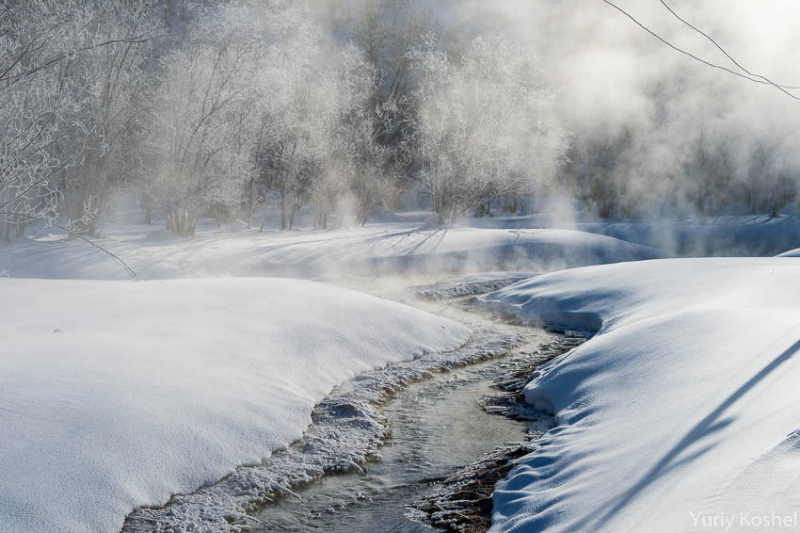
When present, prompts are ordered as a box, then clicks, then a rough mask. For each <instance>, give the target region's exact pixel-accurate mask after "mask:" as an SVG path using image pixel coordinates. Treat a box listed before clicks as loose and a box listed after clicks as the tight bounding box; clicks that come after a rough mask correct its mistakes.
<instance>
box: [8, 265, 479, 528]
mask: <svg viewBox="0 0 800 533" xmlns="http://www.w3.org/2000/svg"><path fill="white" fill-rule="evenodd" d="M0 298H2V299H3V300H4V301H7V302H14V305H6V306H3V307H2V309H0V329H1V330H2V338H3V347H2V352H3V355H2V366H1V367H0V427H2V428H3V429H2V432H0V471H1V472H3V475H2V476H0V525H1V527H0V530H2V531H3V533H31V532H36V533H50V532H53V533H55V532H58V533H84V532H85V533H101V532H109V533H111V532H115V531H118V530H119V528H120V527H121V526H122V522H123V519H124V517H125V516H126V515H127V514H128V513H129V512H130V511H132V510H133V509H134V508H136V507H138V506H141V505H154V504H163V503H165V502H166V501H167V499H168V498H169V497H170V496H171V495H173V494H176V493H185V492H190V491H193V490H195V489H197V488H199V487H200V486H202V485H204V484H208V483H212V482H216V481H218V480H219V479H221V478H223V477H224V476H226V475H228V474H230V473H231V472H233V470H234V469H235V468H236V467H237V466H239V465H242V464H255V463H259V462H260V461H262V460H263V459H265V458H267V457H269V456H270V454H271V452H273V451H275V450H278V449H281V448H284V447H286V446H287V445H288V444H289V443H290V442H292V441H294V440H295V439H297V438H299V437H300V436H301V435H302V434H303V431H304V430H305V429H306V427H307V426H308V424H309V423H310V421H311V419H310V415H311V410H312V408H313V407H314V405H315V404H316V403H317V402H318V401H320V400H321V399H322V398H324V397H325V395H326V394H328V393H329V392H330V391H331V389H332V388H333V387H334V386H335V385H337V384H339V383H341V382H343V381H345V380H347V379H349V378H352V377H353V376H355V375H356V374H358V373H361V372H364V371H367V370H372V369H375V368H378V367H382V366H384V365H386V364H387V363H390V362H397V361H404V360H409V359H412V358H414V357H417V356H420V355H422V354H424V353H429V352H441V351H446V350H450V349H452V348H454V347H456V346H458V345H460V344H461V343H463V342H464V341H465V340H466V339H467V338H468V336H469V329H468V328H467V327H465V326H463V325H461V324H458V323H456V322H453V321H450V320H447V319H443V318H439V317H436V316H433V315H430V314H427V313H424V312H422V311H418V310H416V309H413V308H411V307H408V306H403V305H400V304H397V303H393V302H389V301H386V300H381V299H378V298H374V297H371V296H367V295H364V294H361V293H357V292H354V291H350V290H347V289H342V288H337V287H334V286H331V285H324V284H319V283H313V282H305V281H293V280H285V279H284V280H274V279H238V280H190V281H189V280H187V281H169V282H141V283H134V282H116V281H110V282H97V281H42V280H13V279H0Z"/></svg>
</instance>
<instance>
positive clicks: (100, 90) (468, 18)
mask: <svg viewBox="0 0 800 533" xmlns="http://www.w3.org/2000/svg"><path fill="white" fill-rule="evenodd" d="M501 4H503V3H501ZM533 4H535V5H534V6H533V7H531V6H527V7H526V6H523V5H522V4H520V3H518V2H507V3H505V4H503V8H502V9H501V8H497V9H493V8H488V7H486V6H485V5H482V4H480V3H472V2H456V1H455V0H454V1H451V2H447V1H442V2H437V3H433V4H431V3H428V2H424V1H422V0H374V1H369V0H330V1H326V0H303V1H301V0H298V1H293V0H228V1H224V2H211V1H204V0H152V1H141V0H106V1H103V2H97V1H92V0H7V1H5V2H3V4H2V6H0V124H1V125H2V127H0V239H2V240H14V239H16V238H19V237H22V236H23V235H24V234H25V230H26V228H27V227H28V226H29V224H31V223H33V222H41V221H43V222H45V223H54V224H59V225H63V226H64V227H66V228H68V230H69V231H70V232H73V233H76V234H81V235H86V236H95V235H97V234H98V233H99V232H100V231H101V226H102V223H103V221H105V220H111V219H113V218H114V216H115V211H116V206H117V201H118V199H119V198H120V196H121V195H123V194H127V193H135V194H137V195H139V196H140V197H141V207H142V213H143V221H144V222H146V223H154V224H155V223H163V224H165V226H166V228H167V229H169V230H170V231H172V232H173V233H175V234H176V235H181V236H191V235H193V234H194V232H195V228H196V226H197V224H198V221H199V220H200V219H201V218H203V217H213V218H215V219H216V220H217V222H218V224H219V225H220V226H223V225H226V224H230V223H232V222H235V221H243V222H244V223H245V224H247V225H250V226H251V227H256V228H261V229H266V228H268V227H275V226H276V225H277V227H278V228H280V229H291V228H293V226H294V225H295V223H296V218H295V217H296V215H297V213H298V212H299V211H300V210H301V209H303V208H304V207H307V208H309V209H313V223H314V225H315V226H317V227H320V228H325V227H327V226H328V225H329V224H331V223H332V221H333V218H332V217H333V215H336V216H337V218H336V220H341V217H342V216H343V215H348V216H350V217H351V218H352V220H353V221H354V222H355V223H357V224H364V223H366V222H367V221H368V220H369V219H370V217H372V216H373V215H375V214H376V213H377V212H381V211H393V210H400V209H403V208H404V207H407V206H406V205H405V204H404V202H406V200H407V199H408V197H409V196H411V195H410V194H408V193H410V192H411V193H413V195H414V196H416V197H417V204H418V205H420V204H422V205H426V206H430V209H431V210H432V211H433V213H434V215H435V221H436V222H437V223H440V224H447V223H452V222H454V221H455V220H457V219H458V218H459V217H462V216H486V215H488V214H492V213H494V212H496V211H498V210H500V211H506V212H520V211H524V210H527V209H531V208H532V204H531V200H532V199H533V198H535V197H536V196H537V195H550V194H553V193H558V194H560V195H566V196H569V197H572V198H574V199H576V200H577V201H580V202H583V203H584V205H586V206H587V208H588V209H590V210H592V211H593V212H594V213H595V214H596V215H597V216H599V217H642V216H652V215H654V214H659V215H666V216H672V215H676V216H677V215H680V214H685V213H689V212H691V213H699V214H704V215H710V214H719V213H722V212H725V210H727V209H736V210H739V211H749V212H762V213H769V214H771V215H773V216H775V215H777V213H778V211H779V210H780V209H782V208H783V207H785V206H786V205H787V204H789V203H791V202H793V201H795V199H796V194H797V183H798V177H800V174H799V173H798V161H797V158H796V156H795V154H794V152H795V150H794V149H793V146H794V145H793V143H792V138H793V135H794V133H793V132H787V131H785V130H784V131H775V128H774V124H775V121H774V119H775V117H778V116H786V114H785V113H786V112H785V106H788V105H794V106H795V108H798V106H800V103H797V102H791V101H790V100H789V99H788V98H785V97H783V96H782V95H780V94H777V93H775V94H773V93H769V94H768V95H765V94H764V93H767V92H768V88H763V87H755V88H754V89H751V88H750V84H747V83H745V82H738V81H731V80H729V79H728V78H725V77H724V74H718V73H716V72H710V73H709V72H707V71H706V70H708V69H705V70H703V69H702V68H698V67H697V66H695V65H689V64H687V62H686V61H683V59H682V58H677V59H673V58H672V57H671V56H670V59H669V60H668V61H666V62H665V61H660V60H659V59H658V58H661V57H663V56H662V55H660V54H662V53H664V52H663V51H661V48H659V47H658V46H659V45H658V43H655V44H653V43H649V41H645V42H647V43H648V46H650V47H651V48H652V49H653V50H658V51H654V52H652V54H651V55H650V56H649V57H647V58H645V59H646V60H647V66H646V67H642V68H641V69H640V71H641V75H638V74H637V75H636V76H634V75H633V74H631V73H630V72H629V67H632V68H634V70H635V69H636V68H637V65H638V63H637V61H639V59H640V58H639V57H638V56H637V58H636V59H631V57H628V56H626V55H625V54H627V53H628V52H627V51H625V50H624V47H623V48H621V49H617V50H616V52H618V54H619V57H620V58H621V59H619V62H620V65H617V66H614V65H609V66H608V69H607V70H606V72H605V73H603V72H600V73H598V72H596V65H594V64H593V63H592V57H593V54H594V52H593V51H592V48H591V46H589V47H583V48H581V38H580V37H579V36H580V35H583V34H581V33H575V32H580V31H583V30H581V29H580V28H577V29H576V28H567V27H566V26H565V25H566V24H568V22H566V21H567V20H568V19H569V17H566V16H565V15H564V12H563V9H566V8H565V7H562V8H561V9H562V10H561V11H559V9H557V8H555V7H553V6H552V5H551V4H549V3H547V2H534V3H533ZM568 4H570V3H569V2H568ZM571 4H575V3H574V2H572V3H571ZM481 6H482V7H481ZM573 7H574V8H575V9H578V8H579V6H576V5H573ZM684 7H686V6H684ZM534 8H535V9H534ZM592 9H598V10H599V11H597V13H601V15H597V16H598V17H600V16H602V17H607V18H608V19H610V20H614V22H612V23H609V24H612V26H608V25H607V24H605V22H603V23H598V24H597V26H596V30H597V33H598V34H599V35H600V37H603V38H605V37H607V36H608V34H609V32H610V31H611V30H610V28H616V27H617V26H613V24H627V22H626V21H621V20H617V19H616V18H615V17H616V14H614V13H613V12H611V11H607V10H606V11H602V6H601V7H597V6H595V7H593V8H592ZM687 9H688V8H687ZM537 10H538V11H537ZM593 13H594V12H593ZM520 14H524V16H520V17H517V15H520ZM515 18H519V19H520V20H517V21H515ZM534 19H535V20H537V21H539V22H532V21H533V20H534ZM591 20H592V17H591V16H587V17H584V21H591ZM602 20H603V21H605V18H604V19H602ZM548 28H549V29H548ZM558 28H561V29H562V30H563V31H562V32H561V33H560V34H557V31H558ZM637 31H638V29H637V28H635V27H633V28H632V29H627V26H626V31H625V32H621V33H624V37H621V36H619V35H615V36H614V37H609V38H608V42H609V43H610V44H608V46H611V47H616V46H621V43H624V42H626V41H625V39H628V40H630V39H636V40H638V39H642V40H646V39H647V38H648V36H647V35H646V34H645V35H639V34H638V33H637ZM664 31H666V32H667V33H666V34H667V35H672V34H670V33H669V31H667V30H664ZM675 31H677V30H675ZM600 37H596V36H595V38H600ZM569 39H572V40H571V41H570V40H569ZM637 42H638V41H637ZM585 43H590V41H585ZM651 48H647V50H650V49H651ZM620 50H623V51H620ZM602 52H603V53H605V56H604V58H605V59H604V61H606V62H608V61H609V59H608V58H609V57H611V58H612V60H613V58H614V57H615V55H614V54H613V53H612V54H608V53H607V52H608V50H602ZM599 53H600V52H598V54H599ZM594 55H597V54H594ZM645 55H647V54H645ZM659 69H660V70H659ZM635 71H636V70H635ZM640 71H636V72H640ZM567 72H569V73H570V74H569V75H567V74H565V73H567ZM576 73H579V74H580V75H577V76H576ZM620 73H624V76H620ZM625 76H628V78H630V79H628V78H625ZM606 78H611V79H612V80H607V79H606ZM614 79H615V80H616V81H613V80H614ZM732 85H733V86H735V88H733V89H732V88H731V86H732ZM742 85H744V87H742ZM587 88H592V89H593V90H594V91H595V92H594V93H592V94H595V95H596V94H601V95H603V96H601V97H600V98H599V99H598V100H596V101H594V100H593V101H588V100H587V98H586V93H585V92H584V91H586V90H587ZM750 90H753V91H755V92H756V93H757V96H756V97H755V102H756V104H752V106H751V107H748V105H750V104H745V103H744V102H745V101H746V100H745V99H744V98H743V97H742V95H743V94H745V91H750ZM611 95H613V99H612V96H611ZM698 95H702V97H698ZM766 99H768V100H766ZM782 99H785V100H787V101H788V102H791V104H789V103H786V102H783V101H781V102H779V103H774V102H775V101H778V100H782ZM760 102H762V103H763V102H769V103H767V104H764V105H763V106H761V107H758V105H757V104H758V103H760ZM762 115H763V116H765V117H767V118H769V119H771V120H772V122H769V121H767V120H763V121H762V120H759V119H754V118H753V117H755V116H762ZM689 119H691V121H690V120H689ZM698 124H700V126H698ZM767 124H769V126H767ZM419 197H422V198H423V201H421V202H420V200H419ZM270 213H273V214H277V216H276V217H274V218H269V217H267V216H266V215H268V214H270ZM275 220H277V222H275Z"/></svg>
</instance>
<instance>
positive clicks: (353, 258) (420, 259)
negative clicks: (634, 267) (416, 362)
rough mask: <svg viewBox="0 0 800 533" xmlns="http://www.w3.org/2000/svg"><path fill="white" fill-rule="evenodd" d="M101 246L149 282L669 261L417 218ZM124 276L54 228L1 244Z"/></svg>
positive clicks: (591, 238) (40, 270)
mask: <svg viewBox="0 0 800 533" xmlns="http://www.w3.org/2000/svg"><path fill="white" fill-rule="evenodd" d="M106 235H107V236H106V237H104V238H101V239H98V240H97V242H98V244H100V245H102V246H103V247H105V248H107V249H108V250H110V251H111V252H113V253H114V254H117V255H118V256H119V257H120V258H122V259H123V260H124V261H126V262H127V263H128V264H130V265H131V267H133V268H134V269H135V270H136V271H137V272H138V273H139V274H140V275H141V276H142V277H144V278H146V279H173V278H190V277H231V276H232V277H254V276H276V275H277V276H286V277H298V278H306V279H307V278H314V279H326V280H332V279H333V280H338V279H340V278H342V277H343V276H351V275H370V274H376V273H377V274H408V273H414V274H420V273H422V274H424V273H428V274H430V273H436V274H439V273H442V272H481V271H487V270H524V271H531V270H536V271H541V270H557V269H561V268H567V267H574V266H584V265H593V264H602V263H612V262H618V261H637V260H641V259H652V258H659V257H666V254H663V253H661V252H659V251H658V250H655V249H653V248H648V247H646V246H641V245H638V244H630V243H627V242H625V241H621V240H619V239H615V238H613V237H607V236H604V235H597V234H593V233H585V232H580V231H573V230H560V229H517V230H515V229H479V228H471V227H449V228H444V227H427V226H420V225H419V224H413V223H387V224H375V225H371V226H368V227H366V228H336V229H330V230H323V231H313V230H304V231H288V232H277V231H271V232H265V233H259V232H258V231H257V230H246V229H240V230H237V231H229V230H224V229H223V230H217V229H216V228H214V229H211V228H205V229H203V230H202V231H200V232H199V233H198V235H197V236H196V237H194V238H190V239H185V238H178V237H174V236H172V235H171V234H169V233H168V232H166V231H165V230H163V229H160V228H158V227H156V226H145V225H141V224H122V223H121V224H117V225H116V226H112V227H109V228H108V229H107V230H106ZM1 275H6V276H9V277H24V278H47V279H129V278H130V276H129V274H128V273H127V272H126V271H125V270H124V269H123V268H121V267H120V266H119V265H118V264H116V263H115V262H114V261H113V260H112V259H111V258H110V257H109V256H107V255H105V254H103V252H101V251H99V250H98V249H96V248H94V247H93V246H91V245H90V244H87V243H86V242H84V241H81V240H79V239H74V238H73V239H66V238H64V236H60V235H57V234H55V233H52V232H51V231H50V230H47V231H44V232H42V233H41V234H40V235H38V236H34V237H32V238H29V239H26V240H23V241H20V242H15V243H11V244H3V243H0V276H1Z"/></svg>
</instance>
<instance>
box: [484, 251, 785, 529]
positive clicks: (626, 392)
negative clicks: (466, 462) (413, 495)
mask: <svg viewBox="0 0 800 533" xmlns="http://www.w3.org/2000/svg"><path fill="white" fill-rule="evenodd" d="M798 280H800V263H798V262H797V260H796V259H792V258H762V259H745V258H739V259H672V260H661V261H646V262H640V263H627V264H618V265H609V266H597V267H588V268H581V269H575V270H570V271H565V272H559V273H554V274H547V275H543V276H540V277H537V278H533V279H532V280H529V281H525V282H521V283H518V284H516V285H512V286H510V287H507V288H505V289H503V290H501V291H498V292H496V293H492V294H489V295H487V296H484V297H482V300H483V301H484V302H485V303H486V304H489V305H493V306H497V307H499V308H500V309H502V310H504V311H506V312H509V313H512V314H515V315H517V316H518V317H520V318H523V319H525V320H528V321H534V322H536V321H546V322H554V323H557V324H559V325H562V326H571V327H584V328H599V332H598V333H597V335H596V336H595V337H594V338H592V339H591V340H590V341H589V342H587V343H586V344H584V345H583V346H581V347H579V348H578V349H576V350H575V351H573V352H571V353H570V354H568V355H566V356H564V357H561V358H559V359H557V360H555V361H553V362H552V363H550V364H548V365H547V366H546V367H544V368H543V369H541V370H540V371H538V372H537V373H536V377H535V379H534V380H533V381H532V382H531V384H529V385H528V387H527V388H526V390H525V395H526V399H527V400H528V401H529V402H530V403H532V404H534V405H536V406H538V407H540V408H543V409H547V410H552V411H553V412H555V414H556V415H557V420H558V422H559V426H558V427H557V428H556V429H554V430H552V431H551V432H549V433H548V434H547V435H546V436H545V437H544V438H543V439H542V440H541V442H540V443H539V449H538V450H537V451H536V452H534V453H533V454H532V455H530V456H528V457H527V458H525V459H524V460H523V461H522V464H521V465H520V466H518V467H517V468H515V469H514V470H513V471H512V473H511V475H510V476H509V478H508V479H507V480H506V481H504V482H503V483H501V484H500V485H499V486H498V488H497V491H496V493H495V503H496V508H495V513H494V520H495V523H494V526H493V528H492V531H494V532H498V533H500V532H510V531H543V530H547V531H548V532H551V531H552V532H559V531H563V532H572V531H609V532H620V531H649V532H654V531H664V532H673V531H687V530H689V531H691V530H695V529H696V530H707V529H708V528H709V527H715V528H717V529H718V530H722V529H725V528H726V527H729V530H752V529H753V528H754V527H757V526H761V527H763V526H769V527H770V528H772V529H769V530H777V529H774V528H775V525H776V523H777V522H779V521H780V522H781V523H783V524H786V523H787V521H789V522H791V521H792V520H794V521H795V522H794V527H795V528H796V527H798V526H800V524H798V523H797V522H796V520H797V515H796V514H794V513H795V510H796V509H797V508H798V506H800V477H798V467H799V466H800V403H798V402H797V390H798V383H800V354H798V351H800V305H799V304H800V283H798ZM781 527H786V526H785V525H784V526H781Z"/></svg>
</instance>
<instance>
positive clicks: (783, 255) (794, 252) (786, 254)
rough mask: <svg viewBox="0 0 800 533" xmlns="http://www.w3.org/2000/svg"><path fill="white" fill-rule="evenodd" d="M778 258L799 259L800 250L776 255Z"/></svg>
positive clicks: (796, 249)
mask: <svg viewBox="0 0 800 533" xmlns="http://www.w3.org/2000/svg"><path fill="white" fill-rule="evenodd" d="M778 257H800V248H795V249H794V250H789V251H788V252H783V253H782V254H780V255H778Z"/></svg>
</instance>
